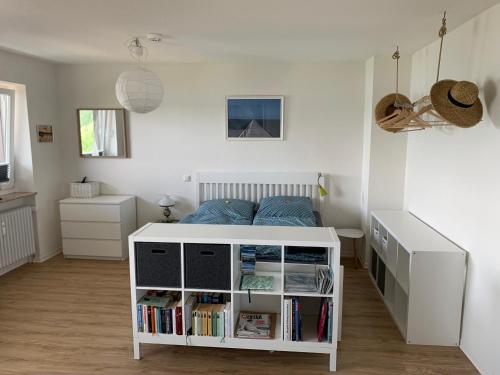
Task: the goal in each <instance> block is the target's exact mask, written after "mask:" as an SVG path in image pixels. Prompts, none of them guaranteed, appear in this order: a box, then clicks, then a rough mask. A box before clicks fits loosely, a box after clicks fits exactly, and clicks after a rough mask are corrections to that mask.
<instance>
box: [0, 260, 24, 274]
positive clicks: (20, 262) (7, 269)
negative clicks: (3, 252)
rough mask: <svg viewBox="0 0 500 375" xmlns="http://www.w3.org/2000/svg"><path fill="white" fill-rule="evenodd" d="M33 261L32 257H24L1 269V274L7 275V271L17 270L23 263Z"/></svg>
mask: <svg viewBox="0 0 500 375" xmlns="http://www.w3.org/2000/svg"><path fill="white" fill-rule="evenodd" d="M30 261H31V257H30V256H29V257H25V258H23V259H20V260H18V261H17V262H14V263H13V264H11V265H9V266H7V267H3V268H1V269H0V276H2V275H5V274H6V273H8V272H10V271H13V270H15V269H16V268H18V267H21V266H22V265H24V264H26V263H29V262H30Z"/></svg>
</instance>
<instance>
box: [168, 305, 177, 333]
mask: <svg viewBox="0 0 500 375" xmlns="http://www.w3.org/2000/svg"><path fill="white" fill-rule="evenodd" d="M167 314H168V322H169V324H168V329H167V333H169V334H172V333H174V319H175V314H173V311H172V309H171V308H170V309H168V310H167Z"/></svg>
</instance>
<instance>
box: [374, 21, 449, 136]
mask: <svg viewBox="0 0 500 375" xmlns="http://www.w3.org/2000/svg"><path fill="white" fill-rule="evenodd" d="M446 31H447V29H446V12H444V15H443V18H442V20H441V27H440V29H439V37H440V39H441V43H440V47H439V57H438V66H437V75H436V82H438V81H439V70H440V68H441V55H442V51H443V40H444V36H445V35H446ZM392 58H393V59H394V60H395V61H396V93H395V95H396V99H395V101H394V104H393V106H394V108H395V109H394V111H393V112H392V113H390V114H389V115H388V116H386V117H383V118H380V119H377V120H376V123H377V125H378V126H380V127H381V128H382V129H384V130H387V131H390V132H392V133H399V132H408V131H415V130H424V129H428V128H431V127H435V126H448V125H453V124H452V123H450V122H449V121H447V120H445V119H444V118H443V117H442V116H440V115H439V114H438V113H437V112H436V111H435V109H434V107H433V105H432V102H431V99H430V96H428V95H427V96H424V97H422V98H420V99H418V100H417V101H415V102H413V103H411V104H405V103H402V102H401V101H400V100H399V97H400V96H402V94H400V93H399V58H400V54H399V46H398V47H396V51H395V52H394V54H393V55H392Z"/></svg>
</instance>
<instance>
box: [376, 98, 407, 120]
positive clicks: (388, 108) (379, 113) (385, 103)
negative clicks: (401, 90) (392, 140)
mask: <svg viewBox="0 0 500 375" xmlns="http://www.w3.org/2000/svg"><path fill="white" fill-rule="evenodd" d="M396 98H397V99H398V103H399V104H405V105H406V104H407V105H411V101H410V99H408V97H406V96H404V95H402V94H396V93H392V94H389V95H386V96H384V97H383V98H382V99H380V100H379V102H378V103H377V106H376V107H375V121H376V122H379V121H380V120H382V119H383V118H385V117H387V116H389V115H392V113H393V112H394V111H395V110H396V109H397V108H396V107H395V106H394V104H395V102H396Z"/></svg>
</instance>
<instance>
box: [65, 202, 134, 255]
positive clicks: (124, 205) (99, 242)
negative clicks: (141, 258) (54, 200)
mask: <svg viewBox="0 0 500 375" xmlns="http://www.w3.org/2000/svg"><path fill="white" fill-rule="evenodd" d="M59 204H60V213H61V233H62V241H63V253H64V256H65V257H67V258H96V259H126V258H127V257H128V242H127V237H128V235H129V234H131V233H132V232H133V231H134V230H135V229H136V228H137V222H136V207H135V197H133V196H128V195H127V196H124V195H101V196H98V197H94V198H85V199H83V198H67V199H63V200H61V201H60V202H59Z"/></svg>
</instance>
